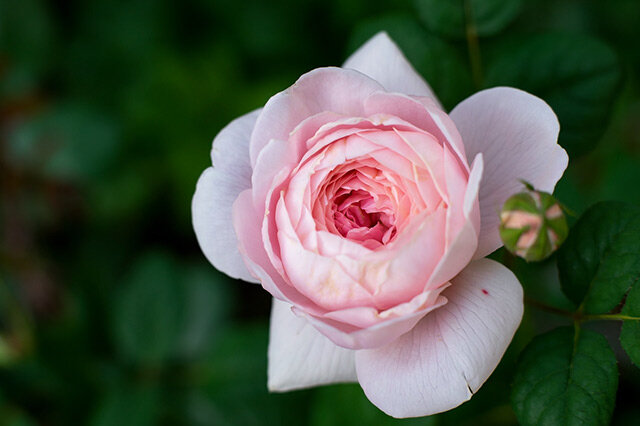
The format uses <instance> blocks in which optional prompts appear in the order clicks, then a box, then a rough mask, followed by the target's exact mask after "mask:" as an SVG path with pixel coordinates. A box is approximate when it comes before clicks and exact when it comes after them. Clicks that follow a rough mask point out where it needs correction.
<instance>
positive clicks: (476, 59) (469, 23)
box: [463, 0, 483, 89]
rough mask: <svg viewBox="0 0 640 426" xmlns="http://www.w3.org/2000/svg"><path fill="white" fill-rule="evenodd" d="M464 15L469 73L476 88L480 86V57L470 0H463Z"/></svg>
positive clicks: (481, 78) (481, 80)
mask: <svg viewBox="0 0 640 426" xmlns="http://www.w3.org/2000/svg"><path fill="white" fill-rule="evenodd" d="M463 2H464V17H465V20H464V22H465V33H466V36H467V48H468V51H469V62H470V63H471V75H472V76H473V84H474V85H475V87H476V89H481V88H482V83H483V77H482V60H481V58H480V44H479V43H478V31H477V30H476V23H475V21H474V19H473V10H472V9H471V1H470V0H463Z"/></svg>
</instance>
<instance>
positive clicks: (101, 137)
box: [8, 103, 120, 183]
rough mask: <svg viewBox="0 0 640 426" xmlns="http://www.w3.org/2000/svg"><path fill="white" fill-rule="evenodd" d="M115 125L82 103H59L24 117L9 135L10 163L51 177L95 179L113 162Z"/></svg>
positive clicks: (72, 179) (77, 180) (115, 138)
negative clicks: (41, 111)
mask: <svg viewBox="0 0 640 426" xmlns="http://www.w3.org/2000/svg"><path fill="white" fill-rule="evenodd" d="M119 142H120V135H119V128H118V126H117V124H116V123H115V122H113V121H112V120H111V119H110V118H108V117H106V116H104V115H102V114H100V113H98V112H96V111H92V110H91V109H90V108H89V107H88V106H87V105H84V104H74V103H68V104H61V105H57V106H55V107H53V108H52V109H50V110H48V111H45V112H43V113H41V114H39V115H36V116H34V117H32V118H30V119H28V120H25V121H24V122H23V123H21V125H20V126H18V127H17V128H16V130H15V132H13V133H12V134H11V136H10V138H9V153H8V157H9V159H10V161H11V162H12V163H13V164H16V165H19V166H20V167H21V168H25V169H30V170H33V171H34V172H36V173H38V174H42V175H44V176H46V177H51V178H54V179H62V180H70V181H75V182H80V183H84V182H87V181H93V182H95V181H99V180H100V179H101V178H104V174H105V172H106V171H107V170H108V169H109V167H110V166H112V165H113V164H114V162H115V157H116V154H117V152H118V148H119Z"/></svg>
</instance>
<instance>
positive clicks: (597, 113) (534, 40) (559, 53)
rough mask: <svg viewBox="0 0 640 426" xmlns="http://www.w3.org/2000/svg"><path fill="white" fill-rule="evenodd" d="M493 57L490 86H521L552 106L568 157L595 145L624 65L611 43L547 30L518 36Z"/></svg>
mask: <svg viewBox="0 0 640 426" xmlns="http://www.w3.org/2000/svg"><path fill="white" fill-rule="evenodd" d="M494 55H495V56H494V57H493V59H492V61H491V62H490V63H489V64H488V67H487V72H486V81H485V83H486V85H487V86H489V87H491V86H513V87H517V88H519V89H522V90H526V91H527V92H530V93H533V94H534V95H537V96H539V97H541V98H542V99H544V100H545V101H546V102H547V103H548V104H549V105H551V107H552V108H553V110H554V111H555V113H556V114H557V116H558V119H559V120H560V144H561V145H562V146H563V147H564V148H565V149H566V150H567V152H568V153H569V158H574V157H575V156H579V155H582V154H584V153H586V152H589V151H590V150H592V149H593V147H594V146H595V145H596V143H597V142H598V140H599V139H600V138H601V137H602V134H603V133H604V131H605V130H606V127H607V123H608V120H609V116H610V115H611V105H612V103H613V101H614V99H615V96H616V95H617V93H618V86H619V84H620V77H621V72H620V63H619V61H618V58H617V56H616V54H615V52H614V51H613V50H612V49H611V48H610V47H609V46H607V45H606V44H605V43H603V42H601V41H600V40H597V39H594V38H592V37H588V36H584V35H576V34H562V33H549V34H538V35H534V36H521V37H517V38H514V39H513V40H511V41H510V42H505V43H503V44H502V45H501V46H500V47H499V48H497V49H496V51H495V52H494Z"/></svg>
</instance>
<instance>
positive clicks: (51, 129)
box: [0, 0, 640, 426]
mask: <svg viewBox="0 0 640 426" xmlns="http://www.w3.org/2000/svg"><path fill="white" fill-rule="evenodd" d="M443 3H447V4H451V5H453V6H452V7H453V9H451V8H450V10H449V12H451V10H453V12H451V13H449V12H448V11H447V10H448V9H447V7H448V6H447V5H446V4H445V5H444V6H443ZM458 3H462V2H455V1H445V0H417V1H395V2H389V1H382V0H349V1H347V0H322V1H315V0H312V1H296V0H270V1H263V0H213V1H206V0H181V1H177V0H176V1H170V0H126V1H125V0H95V1H81V0H57V1H45V0H0V425H2V426H4V425H11V426H18V425H20V426H31V425H85V424H86V425H93V426H112V425H113V426H115V425H119V426H121V425H122V426H126V425H135V426H146V425H189V426H191V425H192V426H205V425H240V426H245V425H247V426H253V425H255V426H261V425H280V424H282V425H307V424H308V425H313V426H325V425H338V426H339V425H353V424H372V425H390V424H407V425H456V426H462V425H512V424H516V423H517V422H516V419H515V416H514V414H513V412H512V410H511V408H510V405H509V389H510V382H511V378H512V373H513V368H514V362H515V359H516V357H517V354H518V352H519V351H520V349H522V347H523V346H524V345H525V344H526V343H527V342H528V341H529V340H530V339H531V337H532V336H533V335H535V334H536V333H538V332H540V331H542V330H546V329H548V328H550V327H552V326H553V325H555V324H557V323H561V320H560V319H558V318H554V317H550V316H549V315H548V314H545V315H542V314H540V313H537V312H536V311H535V310H534V309H531V308H529V307H527V314H526V316H525V320H524V322H523V325H522V326H521V329H520V331H519V332H518V334H517V336H516V339H515V340H514V342H513V344H512V346H511V348H510V349H509V351H508V353H507V355H506V356H505V358H504V360H503V362H502V363H501V365H500V366H499V368H498V370H497V371H496V373H495V374H494V375H493V376H492V377H491V378H490V380H489V381H488V382H487V384H486V385H485V386H484V387H483V388H482V389H481V390H480V391H479V392H478V394H477V395H476V396H475V397H474V398H473V399H472V400H471V401H470V402H469V403H466V404H464V405H463V406H461V407H460V408H458V409H456V410H454V411H452V412H449V413H445V414H443V415H438V416H433V417H431V418H425V419H412V420H403V421H398V420H393V419H391V418H388V417H386V416H385V415H383V414H382V413H380V412H379V411H378V410H377V409H376V408H375V407H373V406H372V405H371V404H369V403H368V401H367V400H366V398H365V397H364V396H363V394H362V392H361V391H360V389H359V387H357V386H356V385H337V386H329V387H324V388H320V389H313V390H305V391H298V392H292V393H288V394H269V393H267V390H266V349H267V340H268V316H269V309H270V297H269V295H268V294H267V293H266V292H264V291H262V290H261V289H260V288H259V287H257V286H254V285H250V284H247V283H242V282H239V281H235V280H232V279H230V278H228V277H226V276H224V275H222V274H220V273H218V272H217V271H216V270H214V269H213V267H212V266H210V265H209V264H208V263H207V261H206V260H205V258H204V256H203V255H202V254H201V252H200V250H199V248H198V245H197V242H196V239H195V236H194V233H193V231H192V226H191V212H190V204H191V197H192V194H193V191H194V189H195V183H196V180H197V178H198V176H199V175H200V173H201V171H202V170H204V169H205V168H206V167H207V166H208V165H209V164H210V159H209V151H210V148H211V140H212V139H213V137H214V136H215V135H216V133H217V132H218V131H219V130H220V129H221V128H222V127H223V126H224V125H225V124H226V123H228V122H229V121H230V120H232V119H233V118H235V117H236V116H238V115H241V114H244V113H246V112H248V111H250V110H252V109H255V108H257V107H260V106H261V105H263V104H264V103H265V102H266V100H267V99H268V98H269V97H270V96H271V95H272V94H274V93H276V92H278V91H280V90H283V89H284V88H286V87H287V86H288V85H290V84H292V83H293V82H294V81H295V80H296V78H297V77H298V76H299V75H301V74H302V73H304V72H306V71H308V70H310V69H313V68H316V67H319V66H326V65H340V64H341V63H342V62H343V61H344V59H345V58H346V56H347V55H348V54H349V53H350V52H352V51H353V50H354V49H355V48H356V47H357V46H358V45H359V44H360V43H362V42H363V41H364V40H366V39H367V38H368V37H369V36H370V35H372V34H374V33H375V32H376V31H378V30H380V29H386V30H387V31H388V32H389V33H390V34H391V36H392V37H393V38H395V39H396V40H397V42H398V43H399V44H400V45H401V47H402V48H403V49H404V50H405V52H406V54H407V56H408V57H409V58H410V59H411V61H412V62H413V63H414V65H415V66H416V68H417V69H418V70H419V71H420V72H421V73H422V74H423V75H424V76H425V77H426V78H427V79H428V80H429V82H430V83H431V85H432V87H433V88H434V89H435V91H436V93H437V94H438V95H439V96H440V98H441V100H442V103H443V105H444V106H445V107H446V108H447V109H451V108H452V107H453V106H455V105H456V104H457V103H458V102H459V101H461V100H462V99H464V98H465V97H466V96H468V95H470V94H472V93H473V92H475V91H477V90H479V89H481V88H483V87H491V86H495V85H502V84H507V85H514V86H516V87H521V88H523V89H526V90H529V91H531V92H532V93H534V94H537V95H539V96H541V97H543V98H544V99H545V100H547V101H548V102H549V103H550V104H551V105H552V106H553V107H554V109H555V110H556V111H557V113H558V115H559V117H560V121H561V125H562V129H563V130H562V133H561V143H562V144H563V145H564V146H565V147H566V148H567V150H568V151H569V153H570V155H571V163H570V168H569V170H568V171H567V174H566V175H565V177H564V178H563V180H562V181H561V182H560V184H559V186H558V189H557V191H556V194H557V195H558V197H559V198H560V199H561V200H562V201H563V202H564V203H565V204H566V205H567V206H568V207H570V208H571V209H572V210H573V211H575V212H576V214H579V213H581V212H582V211H584V210H585V209H586V207H588V206H589V205H591V204H592V203H594V202H596V201H598V200H605V199H618V200H625V201H629V202H632V203H636V204H640V49H638V40H639V39H640V29H639V28H640V2H638V1H637V0H610V1H607V2H604V1H601V0H511V1H509V0H467V3H468V5H470V7H471V9H473V8H476V9H474V10H476V12H477V15H478V16H476V18H477V21H476V24H477V25H475V27H474V29H473V33H472V34H471V36H472V37H470V38H469V37H468V36H469V35H470V33H469V32H468V30H469V25H468V24H469V21H468V19H467V20H466V21H465V20H460V19H459V17H456V16H457V15H455V13H456V10H455V8H456V7H458V6H459V5H458ZM481 3H484V5H482V4H481ZM434 8H435V9H434ZM434 10H435V11H436V12H434ZM438 11H439V12H438ZM483 13H484V14H485V15H482V14H483ZM456 19H457V20H456ZM474 34H475V35H477V38H476V37H475V36H474ZM475 41H477V42H478V44H477V47H478V49H477V50H475V47H473V46H472V49H471V52H472V54H471V55H470V54H469V45H470V43H471V44H474V43H475ZM495 257H496V258H498V259H500V260H502V261H503V262H504V263H505V264H507V265H508V266H509V267H511V268H512V269H514V270H515V271H516V272H517V274H518V275H519V277H520V279H521V281H522V283H523V285H524V286H525V288H526V291H527V294H528V295H530V296H532V297H534V298H536V299H537V300H542V301H545V302H547V303H552V304H554V305H556V306H560V307H562V306H563V305H565V304H566V303H567V301H566V300H565V299H563V296H562V295H561V294H560V292H559V287H558V283H557V282H558V281H557V276H556V270H555V267H554V260H553V258H552V259H551V260H550V261H548V262H545V263H543V264H537V265H526V264H524V262H521V261H518V260H516V259H514V258H512V257H510V256H509V255H508V254H506V253H504V252H502V251H500V252H498V253H497V254H496V255H495ZM600 327H602V326H600ZM607 327H608V328H607V329H606V330H604V331H605V332H606V333H607V335H608V336H609V337H610V340H611V343H612V345H614V349H615V350H616V352H617V353H618V354H619V359H620V371H621V377H620V382H621V387H620V389H619V391H618V408H617V411H616V414H615V417H614V423H615V424H618V425H631V424H634V419H635V421H637V419H638V418H640V417H638V416H640V412H639V411H638V408H637V395H638V394H639V392H640V377H639V376H640V375H639V374H638V371H636V370H635V369H634V368H633V367H632V366H630V364H629V362H628V360H626V359H625V358H624V354H622V352H621V351H620V350H619V345H618V343H617V341H616V332H617V330H616V326H615V325H607ZM634 395H635V397H634ZM635 424H637V423H635Z"/></svg>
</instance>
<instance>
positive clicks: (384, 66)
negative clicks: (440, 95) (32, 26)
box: [343, 31, 439, 104]
mask: <svg viewBox="0 0 640 426" xmlns="http://www.w3.org/2000/svg"><path fill="white" fill-rule="evenodd" d="M343 67H344V68H351V69H354V70H356V71H360V72H361V73H363V74H366V75H368V76H369V77H371V78H373V79H374V80H376V81H378V82H379V83H380V84H382V85H383V86H384V88H385V89H387V90H388V91H389V92H399V93H404V94H407V95H416V96H427V97H430V98H431V99H433V100H434V101H435V102H436V103H438V104H439V102H438V99H437V98H436V95H434V93H433V90H431V87H429V84H427V82H426V81H424V79H423V78H422V77H421V76H420V74H418V73H417V72H416V70H415V69H413V67H412V66H411V63H409V61H408V60H407V58H405V56H404V55H403V54H402V51H401V50H400V49H399V48H398V46H397V45H396V44H395V43H394V42H393V40H391V38H390V37H389V35H388V34H387V33H386V32H384V31H382V32H379V33H378V34H376V35H375V36H373V37H372V38H371V39H369V41H367V42H366V43H365V44H363V45H362V46H361V47H360V48H359V49H358V50H356V51H355V52H354V53H353V55H351V56H350V57H349V59H347V61H346V62H345V63H344V65H343Z"/></svg>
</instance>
